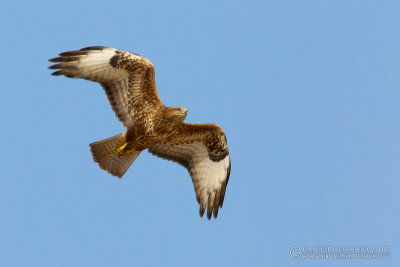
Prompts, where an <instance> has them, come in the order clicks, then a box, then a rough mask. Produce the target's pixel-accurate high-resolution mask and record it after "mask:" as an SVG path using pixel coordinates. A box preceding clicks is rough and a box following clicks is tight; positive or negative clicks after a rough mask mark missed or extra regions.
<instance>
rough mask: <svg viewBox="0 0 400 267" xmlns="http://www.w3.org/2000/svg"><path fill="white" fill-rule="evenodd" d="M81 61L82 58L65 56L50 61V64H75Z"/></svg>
mask: <svg viewBox="0 0 400 267" xmlns="http://www.w3.org/2000/svg"><path fill="white" fill-rule="evenodd" d="M79 59H81V57H80V56H63V57H55V58H51V59H49V61H50V62H73V61H79Z"/></svg>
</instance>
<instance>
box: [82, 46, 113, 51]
mask: <svg viewBox="0 0 400 267" xmlns="http://www.w3.org/2000/svg"><path fill="white" fill-rule="evenodd" d="M104 48H107V47H106V46H88V47H84V48H82V49H81V51H86V50H103V49H104Z"/></svg>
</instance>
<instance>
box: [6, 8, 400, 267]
mask: <svg viewBox="0 0 400 267" xmlns="http://www.w3.org/2000/svg"><path fill="white" fill-rule="evenodd" d="M399 11H400V4H399V2H398V1H352V0H350V1H252V2H249V1H248V2H244V1H243V2H239V1H218V2H217V1H191V2H189V1H181V2H179V1H141V2H136V1H112V2H111V1H68V2H61V1H39V2H34V1H8V2H7V3H4V4H3V6H2V9H1V10H0V29H1V33H2V37H1V38H2V42H1V48H2V49H1V55H2V56H1V63H0V77H1V80H2V85H1V88H2V92H3V94H2V97H1V98H0V112H1V114H2V116H1V117H0V122H1V125H2V131H1V132H0V137H1V142H0V149H1V153H0V167H1V170H2V174H1V179H0V211H1V219H0V229H1V234H0V265H1V266H145V265H156V266H244V265H246V266H399V264H400V260H399V256H398V255H399V250H400V227H399V225H400V216H399V211H398V203H399V201H400V179H399V175H400V164H399V161H400V146H399V144H400V143H399V136H400V126H399V122H400V113H399V98H400V91H399V84H400V78H399V77H400V76H399V71H400V64H399V62H400V53H399V52H400V49H399V47H400V34H399V30H398V29H399V25H400V19H399V16H398V14H399ZM92 45H103V46H112V47H117V48H120V49H125V50H129V51H132V52H136V53H138V54H141V55H143V56H145V57H147V58H148V59H150V60H151V61H152V62H153V64H154V65H155V68H156V81H157V87H158V92H159V95H160V97H161V99H162V101H163V102H164V104H165V105H168V106H175V105H180V106H184V107H187V108H188V109H189V114H188V117H187V119H186V121H187V122H191V123H208V122H215V123H218V124H220V125H221V126H222V127H223V128H224V130H225V133H226V135H227V138H228V144H229V149H230V154H231V158H232V172H231V178H230V181H229V185H228V188H227V192H226V197H225V202H224V207H223V208H222V209H221V210H220V212H219V217H218V219H217V220H211V221H208V220H207V219H205V218H203V219H200V218H199V216H198V205H197V203H196V199H195V194H194V190H193V186H192V183H191V180H190V178H189V175H188V173H187V171H186V170H185V169H184V168H182V167H181V166H179V165H177V164H173V163H171V162H168V161H164V160H161V159H158V158H156V157H153V156H151V155H150V154H149V153H142V154H141V155H140V157H139V158H138V159H137V160H136V161H135V163H134V164H133V166H132V167H131V168H130V169H129V170H128V172H127V174H126V175H125V176H124V178H123V179H122V180H118V179H116V178H114V177H112V176H110V175H108V174H107V173H105V172H104V171H101V170H100V169H99V168H98V166H97V164H95V163H94V162H93V161H92V158H91V155H90V152H89V147H88V144H89V143H91V142H93V141H97V140H101V139H104V138H107V137H110V136H113V135H115V134H117V133H120V132H122V131H123V130H124V129H123V127H122V125H121V123H119V122H118V120H117V119H116V118H115V116H114V113H113V112H112V111H111V108H110V107H109V105H108V102H107V100H106V97H105V94H104V92H103V91H102V89H101V88H100V86H99V85H98V84H95V83H92V82H88V81H84V80H73V79H67V78H64V77H52V76H50V73H51V71H50V70H48V69H47V67H48V66H49V64H50V63H49V62H48V61H47V60H48V59H49V58H52V57H55V56H56V55H57V54H58V53H59V52H63V51H67V50H75V49H79V48H82V47H86V46H92ZM306 245H308V246H318V245H325V246H328V245H330V246H342V245H343V246H365V245H366V246H375V245H384V246H390V248H391V252H392V253H391V255H392V257H391V259H389V260H300V259H294V258H292V257H291V256H290V254H289V250H290V249H291V247H293V246H306Z"/></svg>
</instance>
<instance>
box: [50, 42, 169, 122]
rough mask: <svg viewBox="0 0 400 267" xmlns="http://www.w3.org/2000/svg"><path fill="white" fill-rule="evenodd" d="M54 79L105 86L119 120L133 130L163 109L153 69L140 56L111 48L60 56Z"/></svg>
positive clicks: (86, 49) (55, 67)
mask: <svg viewBox="0 0 400 267" xmlns="http://www.w3.org/2000/svg"><path fill="white" fill-rule="evenodd" d="M50 61H51V62H59V63H58V64H55V65H52V66H50V67H49V68H50V69H59V70H57V71H55V72H53V73H52V74H53V75H65V76H67V77H70V78H82V79H86V80H91V81H95V82H98V83H100V84H101V86H103V88H104V90H105V91H106V94H107V97H108V100H109V101H110V104H111V107H112V109H113V110H114V112H115V114H116V116H117V117H118V119H119V120H120V121H121V122H122V123H123V125H124V126H125V127H130V126H132V125H133V124H134V123H135V121H136V120H137V119H139V118H140V117H142V116H143V115H145V114H146V112H147V111H149V110H150V109H152V108H154V107H156V106H160V105H162V102H161V100H160V98H159V96H158V94H157V89H156V84H155V75H154V66H153V64H152V63H151V62H150V61H149V60H147V59H146V58H144V57H141V56H140V55H137V54H134V53H130V52H126V51H122V50H118V49H115V48H111V47H103V46H92V47H87V48H82V49H81V50H77V51H69V52H64V53H61V54H60V57H56V58H52V59H50Z"/></svg>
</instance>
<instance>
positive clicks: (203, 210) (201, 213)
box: [199, 207, 206, 218]
mask: <svg viewBox="0 0 400 267" xmlns="http://www.w3.org/2000/svg"><path fill="white" fill-rule="evenodd" d="M205 211H206V209H205V208H204V209H202V208H201V207H200V209H199V214H200V218H203V215H204V212H205Z"/></svg>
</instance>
